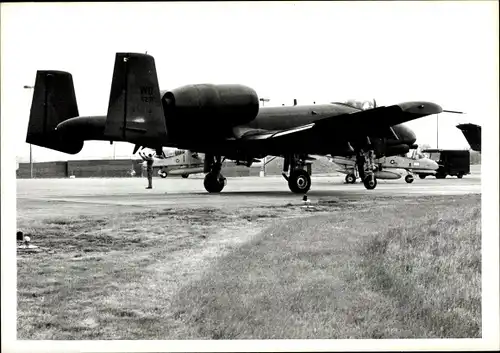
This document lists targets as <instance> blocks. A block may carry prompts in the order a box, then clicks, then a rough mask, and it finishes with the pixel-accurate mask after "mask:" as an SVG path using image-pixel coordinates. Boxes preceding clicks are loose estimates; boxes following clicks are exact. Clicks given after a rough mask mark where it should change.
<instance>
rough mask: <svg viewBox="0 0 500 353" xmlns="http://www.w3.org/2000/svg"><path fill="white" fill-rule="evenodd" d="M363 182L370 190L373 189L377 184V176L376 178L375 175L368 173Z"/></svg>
mask: <svg viewBox="0 0 500 353" xmlns="http://www.w3.org/2000/svg"><path fill="white" fill-rule="evenodd" d="M363 184H364V185H365V188H367V189H368V190H373V189H375V187H376V186H377V178H375V176H370V175H368V176H367V177H365V178H364V179H363Z"/></svg>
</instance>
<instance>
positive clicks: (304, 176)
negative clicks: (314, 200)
mask: <svg viewBox="0 0 500 353" xmlns="http://www.w3.org/2000/svg"><path fill="white" fill-rule="evenodd" d="M288 187H289V188H290V190H291V191H292V192H294V193H296V194H305V193H307V192H308V191H309V189H310V188H311V177H310V176H309V173H307V171H305V170H302V169H297V170H294V171H292V172H291V173H290V176H289V177H288Z"/></svg>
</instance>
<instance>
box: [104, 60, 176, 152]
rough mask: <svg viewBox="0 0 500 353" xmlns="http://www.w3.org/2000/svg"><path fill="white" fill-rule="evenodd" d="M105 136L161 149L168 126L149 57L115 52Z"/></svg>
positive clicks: (153, 63)
mask: <svg viewBox="0 0 500 353" xmlns="http://www.w3.org/2000/svg"><path fill="white" fill-rule="evenodd" d="M104 135H105V137H106V138H107V139H109V140H112V141H127V142H130V143H135V144H136V145H141V146H147V147H150V148H161V146H162V142H164V141H165V139H166V136H167V129H166V124H165V115H164V112H163V106H162V103H161V94H160V88H159V86H158V77H157V74H156V66H155V61H154V58H153V57H152V56H150V55H147V54H137V53H117V54H116V58H115V67H114V71H113V80H112V83H111V92H110V97H109V105H108V114H107V118H106V124H105V128H104Z"/></svg>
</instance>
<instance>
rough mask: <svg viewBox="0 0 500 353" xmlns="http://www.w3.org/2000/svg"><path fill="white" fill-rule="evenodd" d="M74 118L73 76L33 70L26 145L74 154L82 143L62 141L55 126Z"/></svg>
mask: <svg viewBox="0 0 500 353" xmlns="http://www.w3.org/2000/svg"><path fill="white" fill-rule="evenodd" d="M77 116H78V106H77V103H76V96H75V89H74V86H73V77H72V76H71V74H70V73H68V72H64V71H40V70H39V71H37V73H36V79H35V87H34V91H33V101H32V103H31V111H30V118H29V123H28V132H27V136H26V142H27V143H30V144H34V145H37V146H41V147H46V148H50V149H53V150H56V151H60V152H65V153H71V154H76V153H78V152H80V150H81V149H82V147H83V141H79V140H77V139H66V140H65V139H64V138H63V136H62V135H61V134H59V133H58V132H57V131H56V127H57V125H59V123H61V122H63V121H66V120H68V119H71V118H74V117H77Z"/></svg>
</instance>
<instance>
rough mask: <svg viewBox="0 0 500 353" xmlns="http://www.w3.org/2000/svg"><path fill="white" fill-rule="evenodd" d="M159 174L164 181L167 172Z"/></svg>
mask: <svg viewBox="0 0 500 353" xmlns="http://www.w3.org/2000/svg"><path fill="white" fill-rule="evenodd" d="M159 174H160V176H161V177H162V178H164V179H165V178H166V177H167V172H164V171H161V172H160V173H159Z"/></svg>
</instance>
